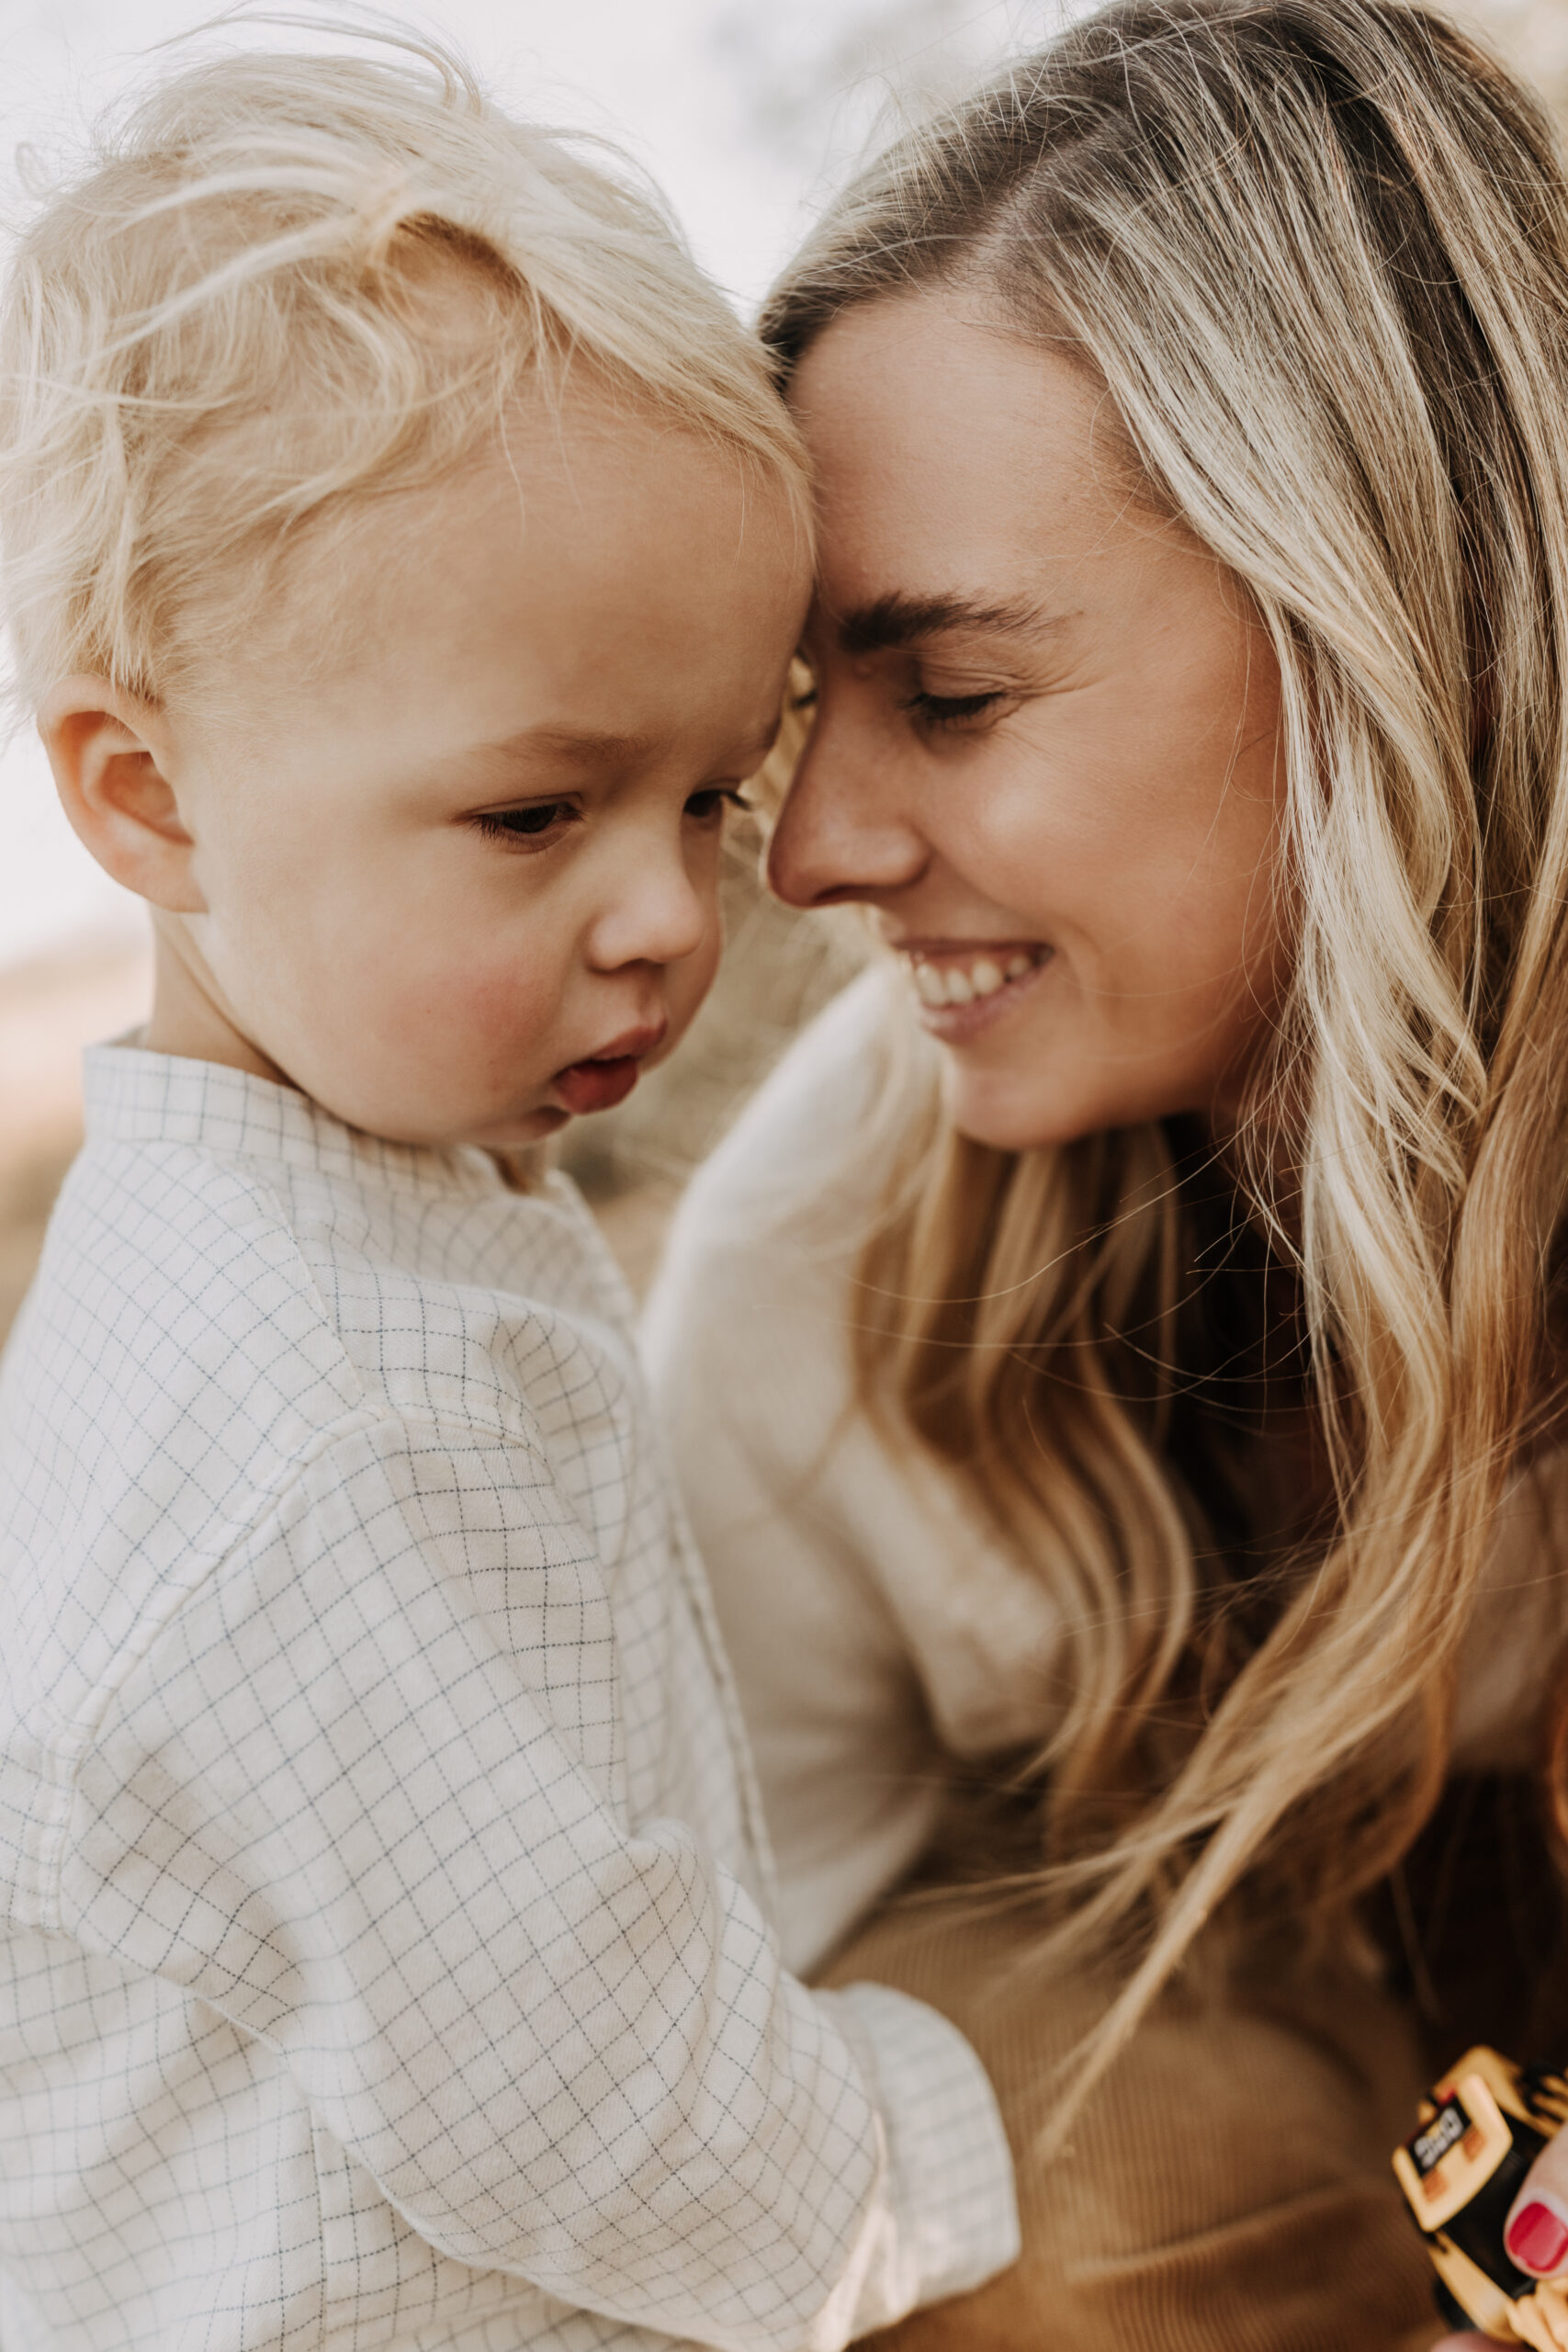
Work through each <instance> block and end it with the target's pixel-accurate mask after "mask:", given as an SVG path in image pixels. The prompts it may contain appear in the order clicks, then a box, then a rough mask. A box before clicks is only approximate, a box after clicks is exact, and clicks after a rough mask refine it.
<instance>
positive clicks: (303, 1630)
mask: <svg viewBox="0 0 1568 2352" xmlns="http://www.w3.org/2000/svg"><path fill="white" fill-rule="evenodd" d="M616 1692H617V1675H616V1658H615V1625H614V1623H613V1622H612V1618H611V1613H610V1609H609V1603H608V1599H607V1596H606V1593H605V1589H604V1572H603V1569H602V1567H601V1565H600V1562H599V1558H598V1555H597V1553H596V1550H595V1547H594V1545H593V1544H592V1541H591V1539H590V1538H589V1536H588V1535H587V1533H586V1532H585V1531H584V1529H583V1528H582V1526H581V1522H580V1521H579V1520H578V1518H577V1516H576V1514H575V1512H574V1510H573V1509H572V1507H571V1504H570V1500H569V1498H567V1496H566V1495H565V1494H564V1493H563V1492H562V1490H561V1487H560V1486H559V1484H558V1481H557V1480H556V1478H555V1477H554V1476H553V1475H552V1472H551V1469H550V1465H549V1463H548V1460H547V1456H546V1455H545V1453H543V1452H542V1451H540V1450H538V1449H536V1448H535V1447H532V1446H529V1445H525V1444H522V1443H519V1442H517V1441H516V1440H515V1439H514V1438H502V1437H501V1436H496V1437H494V1438H493V1439H491V1438H487V1437H485V1436H484V1435H482V1434H478V1435H477V1434H476V1432H475V1431H474V1430H472V1429H471V1428H469V1427H467V1426H464V1427H463V1428H461V1429H460V1430H456V1431H452V1430H443V1429H442V1428H440V1427H439V1426H437V1425H435V1424H434V1423H433V1424H432V1425H430V1426H428V1427H423V1428H422V1427H420V1426H419V1425H418V1424H410V1423H408V1422H405V1421H401V1420H395V1421H389V1422H383V1423H376V1424H373V1425H371V1426H367V1427H359V1428H355V1429H353V1430H348V1431H347V1432H346V1433H341V1434H340V1435H339V1436H338V1437H337V1439H336V1441H335V1442H333V1444H331V1445H330V1446H328V1447H326V1448H325V1449H324V1450H323V1451H322V1452H321V1454H320V1455H319V1456H318V1458H317V1459H316V1460H315V1461H314V1462H313V1463H312V1464H310V1465H309V1467H308V1468H307V1469H306V1470H305V1471H304V1472H303V1473H302V1474H301V1476H299V1479H298V1480H297V1482H296V1483H295V1484H294V1485H293V1486H292V1487H290V1489H289V1491H288V1494H287V1496H286V1497H285V1498H284V1499H283V1500H282V1502H281V1503H280V1505H279V1507H278V1508H277V1510H276V1511H275V1512H274V1513H273V1515H272V1516H271V1517H270V1518H269V1520H268V1521H267V1522H266V1523H265V1525H263V1526H261V1527H259V1528H258V1529H257V1530H256V1532H254V1535H253V1536H252V1538H251V1539H250V1540H249V1541H248V1542H247V1543H245V1544H243V1545H242V1546H240V1547H239V1548H237V1549H236V1551H235V1552H234V1553H233V1554H232V1555H231V1556H230V1557H228V1558H227V1559H225V1560H224V1561H223V1562H222V1563H221V1564H220V1566H219V1568H218V1569H217V1571H216V1572H215V1573H214V1575H213V1576H212V1577H210V1578H209V1581H208V1582H207V1583H206V1584H205V1585H204V1586H203V1587H202V1588H201V1589H200V1590H199V1591H198V1592H197V1593H196V1594H194V1595H192V1596H191V1597H190V1598H189V1599H187V1600H186V1601H185V1602H184V1604H183V1605H182V1606H181V1608H180V1609H179V1610H178V1611H177V1612H176V1613H175V1615H174V1617H173V1618H172V1619H171V1620H170V1622H169V1623H167V1624H166V1625H165V1626H164V1628H163V1629H162V1630H161V1631H160V1632H159V1633H158V1634H157V1635H156V1637H155V1638H154V1639H153V1640H152V1642H151V1644H150V1645H149V1646H148V1648H147V1651H146V1653H145V1655H144V1656H143V1657H142V1658H141V1661H140V1663H139V1664H137V1665H136V1666H135V1668H133V1669H132V1671H131V1672H130V1674H129V1676H128V1677H127V1679H126V1680H125V1681H124V1683H123V1684H122V1685H121V1687H120V1690H119V1691H118V1696H117V1697H116V1699H115V1700H114V1702H113V1703H112V1705H111V1707H110V1709H109V1711H108V1713H107V1715H106V1717H105V1719H104V1721H103V1723H102V1724H101V1725H100V1727H99V1729H98V1732H97V1734H96V1737H95V1739H94V1741H93V1743H92V1745H91V1747H89V1748H88V1750H87V1752H86V1754H85V1756H84V1758H82V1761H81V1763H80V1765H79V1767H78V1770H77V1775H76V1794H75V1801H74V1812H73V1821H72V1825H71V1830H70V1834H69V1837H68V1838H67V1841H66V1845H65V1849H64V1852H63V1856H62V1864H61V1881H60V1884H61V1923H62V1928H63V1930H64V1931H65V1932H67V1933H69V1934H72V1935H73V1936H74V1937H76V1938H77V1939H79V1940H80V1941H81V1942H82V1943H83V1944H84V1945H85V1946H86V1947H87V1948H88V1949H89V1950H93V1951H99V1952H103V1953H106V1954H111V1955H113V1956H114V1957H115V1958H117V1959H118V1961H119V1962H121V1963H122V1964H124V1965H128V1966H130V1967H131V1968H133V1969H136V1970H140V1971H143V1972H146V1973H150V1974H152V1975H156V1976H158V1977H160V1978H162V1979H164V1980H165V1981H168V1982H172V1983H175V1984H177V1985H180V1986H182V1987H183V1988H184V1989H186V1991H188V1992H189V1993H190V1994H191V1995H193V1996H196V1997H197V1998H198V1999H200V2000H202V2001H204V2002H207V2003H209V2004H210V2005H211V2007H213V2008H214V2009H216V2010H217V2011H219V2012H220V2014H221V2015H223V2016H224V2017H226V2018H229V2019H230V2020H231V2022H232V2023H233V2024H234V2025H235V2026H236V2027H238V2028H239V2029H241V2030H243V2031H244V2032H246V2033H248V2034H250V2035H253V2036H254V2037H255V2038H256V2039H258V2040H259V2041H262V2042H263V2043H265V2044H266V2045H267V2046H269V2047H270V2048H271V2049H273V2050H274V2051H276V2052H277V2053H278V2054H279V2057H280V2059H281V2061H282V2063H283V2064H285V2065H286V2066H287V2068H288V2072H289V2074H290V2075H291V2076H292V2078H293V2079H294V2081H295V2082H296V2083H297V2085H298V2086H299V2091H300V2093H301V2095H302V2096H303V2098H304V2099H305V2100H306V2101H307V2103H308V2105H309V2107H310V2111H311V2112H312V2114H313V2115H314V2116H315V2117H316V2118H317V2119H319V2120H320V2122H321V2125H322V2126H323V2127H324V2128H325V2129H326V2130H327V2131H330V2132H331V2133H332V2134H333V2136H334V2137H335V2138H336V2139H337V2140H338V2141H339V2142H341V2143H342V2144H343V2145H344V2148H345V2149H346V2150H347V2152H348V2153H349V2154H350V2155H351V2156H352V2157H353V2158H354V2159H355V2161H356V2162H357V2163H358V2164H360V2165H363V2166H364V2167H365V2169H366V2170H367V2172H368V2173H369V2174H370V2175H371V2176H372V2177H373V2178H374V2179H375V2181H376V2182H377V2184H378V2187H379V2188H380V2189H381V2191H382V2193H383V2194H384V2195H385V2196H386V2197H387V2198H388V2199H389V2202H390V2203H391V2204H392V2205H393V2206H394V2207H395V2208H396V2209H397V2210H398V2211H400V2213H401V2214H402V2215H403V2216H404V2217H405V2219H406V2220H407V2221H408V2222H410V2223H411V2224H412V2227H414V2228H415V2229H416V2230H418V2231H419V2233H421V2234H422V2235H423V2237H424V2238H425V2239H426V2240H427V2241H428V2243H429V2244H431V2245H433V2246H434V2247H435V2248H437V2249H438V2250H439V2251H441V2252H443V2253H446V2254H448V2255H450V2256H455V2257H456V2258H457V2259H458V2260H461V2261H463V2262H466V2263H468V2264H469V2265H470V2266H473V2267H481V2268H496V2269H502V2270H505V2271H509V2272H512V2273H513V2274H515V2275H518V2276H521V2277H523V2278H527V2279H529V2280H530V2281H532V2282H533V2283H534V2284H536V2285H537V2286H538V2287H540V2288H541V2289H543V2290H546V2291H547V2292H548V2293H550V2294H552V2295H555V2296H557V2297H558V2298H559V2299H561V2300H562V2301H566V2302H568V2303H570V2304H571V2305H573V2306H576V2307H578V2308H581V2309H585V2310H588V2311H592V2312H595V2313H599V2314H602V2315H604V2316H606V2317H610V2318H613V2319H616V2320H620V2321H626V2322H632V2323H636V2324H638V2325H640V2326H641V2327H643V2328H648V2329H656V2330H660V2331H662V2332H663V2333H665V2334H667V2335H674V2336H679V2337H684V2338H687V2339H694V2340H696V2341H698V2342H701V2343H704V2344H710V2345H715V2346H721V2347H725V2352H729V2347H734V2352H752V2347H756V2352H764V2347H765V2348H766V2352H773V2347H778V2352H785V2348H786V2347H795V2346H799V2347H803V2352H836V2347H837V2346H840V2345H841V2344H843V2343H844V2342H846V2341H847V2340H848V2339H849V2337H850V2336H851V2335H854V2334H858V2333H861V2332H863V2331H864V2330H866V2329H869V2328H871V2327H874V2326H880V2325H884V2324H888V2323H890V2322H891V2321H893V2320H896V2319H897V2318H898V2317H900V2316H901V2315H902V2314H903V2313H904V2312H907V2311H908V2310H909V2309H910V2308H911V2307H912V2306H913V2305H914V2304H915V2303H917V2302H919V2301H928V2300H932V2299H934V2298H936V2297H938V2296H940V2295H944V2294H950V2293H953V2292H956V2291H959V2290H962V2289H964V2288H967V2287H969V2286H973V2285H976V2284H978V2283H979V2282H980V2280H981V2279H983V2278H986V2277H987V2276H989V2275H990V2274H991V2273H992V2272H993V2271H994V2270H996V2269H998V2268H999V2267H1003V2266H1004V2265H1005V2264H1006V2263H1007V2262H1008V2261H1010V2260H1011V2259H1012V2258H1013V2256H1014V2254H1015V2253H1016V2249H1017V2232H1016V2221H1015V2218H1014V2207H1013V2195H1012V2181H1011V2166H1010V2160H1009V2157H1008V2154H1007V2148H1006V2143H1005V2140H1004V2138H1003V2136H1002V2131H1001V2127H1000V2123H999V2120H998V2117H997V2114H996V2109H995V2105H994V2102H993V2100H992V2098H991V2094H990V2090H989V2086H988V2085H987V2081H986V2078H985V2075H984V2074H983V2072H982V2070H981V2069H980V2067H979V2064H978V2062H977V2060H976V2058H975V2057H974V2055H973V2053H972V2052H970V2050H969V2049H968V2046H967V2044H966V2043H965V2042H964V2041H963V2040H962V2038H961V2037H960V2036H959V2035H958V2034H957V2033H956V2032H955V2031H954V2030H953V2028H952V2027H950V2026H948V2025H947V2024H946V2023H945V2021H944V2020H942V2019H941V2018H938V2017H937V2016H936V2015H935V2013H934V2012H932V2011H931V2010H929V2009H926V2008H924V2007H922V2006H921V2005H919V2003H915V2002H911V2001H908V2000H907V1999H905V1998H904V1997H903V1996H899V1995H897V1994H895V1993H893V1992H891V1991H889V1990H887V1989H886V1988H880V1987H863V1988H854V1989H853V1990H852V1991H851V1992H850V1993H848V1994H840V1995H838V1996H825V1995H824V1996H814V1995H812V1994H810V1993H808V1992H807V1990H806V1989H805V1987H803V1986H802V1985H799V1984H798V1983H796V1982H795V1980H794V1979H793V1978H791V1977H790V1976H789V1975H787V1974H786V1973H784V1969H783V1966H782V1964H781V1962H780V1960H779V1958H778V1954H777V1950H776V1947H775V1945H774V1943H773V1939H772V1938H771V1935H770V1933H769V1931H768V1929H767V1928H766V1926H765V1925H764V1922H763V1920H762V1919H761V1916H760V1914H759V1913H758V1911H757V1909H756V1907H755V1905H753V1903H752V1901H751V1899H750V1896H749V1895H748V1894H746V1893H745V1892H744V1890H743V1889H742V1888H741V1886H740V1885H739V1883H738V1882H737V1881H736V1880H735V1879H734V1878H733V1877H731V1876H730V1875H729V1874H728V1872H727V1871H725V1870H724V1869H723V1868H721V1867H719V1866H717V1865H716V1863H715V1861H714V1860H713V1859H712V1858H711V1856H709V1855H708V1854H707V1853H705V1851H704V1850H703V1849H702V1846H701V1843H700V1841H699V1840H698V1838H696V1836H695V1835H694V1832H693V1831H692V1829H691V1828H690V1827H689V1826H685V1825H682V1823H680V1822H678V1821H673V1820H666V1819H656V1820H653V1821H649V1822H645V1823H643V1824H641V1825H640V1826H636V1827H633V1826H630V1825H629V1823H628V1819H627V1815H626V1807H625V1801H624V1795H623V1793H622V1783H623V1776H624V1770H625V1761H624V1758H623V1756H622V1753H621V1732H620V1723H619V1711H618V1707H617V1703H616ZM939 2148H940V2149H942V2151H943V2152H944V2154H943V2155H942V2157H941V2158H940V2159H939V2158H938V2157H937V2154H936V2152H937V2150H938V2149H939Z"/></svg>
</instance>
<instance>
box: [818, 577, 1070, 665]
mask: <svg viewBox="0 0 1568 2352" xmlns="http://www.w3.org/2000/svg"><path fill="white" fill-rule="evenodd" d="M1067 617H1068V616H1066V615H1065V614H1053V613H1048V612H1046V611H1045V609H1044V607H1043V605H1034V604H1031V603H1029V602H1027V601H1020V600H1010V601H1007V602H1004V603H1002V604H987V602H986V601H985V600H984V599H983V598H981V597H976V596H964V595H959V594H943V595H934V596H906V595H902V594H897V592H895V593H894V594H889V595H886V596H878V597H876V598H875V599H874V602H872V603H871V604H869V605H857V606H856V608H855V609H854V610H853V611H852V612H849V613H845V614H844V615H843V616H841V617H840V621H839V625H838V636H839V646H840V650H841V651H842V652H845V653H850V654H855V653H885V652H886V651H888V650H890V649H892V648H897V647H898V646H904V645H916V644H919V641H920V640H921V639H923V638H928V637H935V636H937V635H939V634H940V633H941V632H942V631H943V630H945V629H959V628H964V629H983V630H986V631H987V632H988V633H989V634H991V635H1000V634H1003V633H1006V634H1009V635H1012V636H1017V635H1019V634H1021V633H1023V632H1028V633H1030V634H1032V635H1038V634H1040V633H1041V632H1042V631H1043V630H1046V629H1051V628H1060V627H1061V625H1062V622H1063V621H1064V620H1065V619H1066V618H1067Z"/></svg>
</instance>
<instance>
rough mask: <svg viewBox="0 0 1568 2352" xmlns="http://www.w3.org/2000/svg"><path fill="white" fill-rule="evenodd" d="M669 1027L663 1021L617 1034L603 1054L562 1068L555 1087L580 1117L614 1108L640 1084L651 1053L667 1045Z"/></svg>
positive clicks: (567, 1105)
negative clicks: (665, 1042) (587, 1113)
mask: <svg viewBox="0 0 1568 2352" xmlns="http://www.w3.org/2000/svg"><path fill="white" fill-rule="evenodd" d="M668 1026H669V1023H667V1022H663V1021H660V1022H659V1023H656V1024H655V1025H654V1026H652V1027H650V1028H644V1029H628V1030H627V1031H626V1034H625V1035H624V1036H620V1037H613V1038H612V1039H611V1041H610V1043H609V1044H608V1045H607V1046H605V1047H604V1052H603V1053H599V1054H589V1055H587V1056H586V1057H584V1058H583V1059H582V1060H581V1061H580V1062H569V1063H568V1064H567V1066H566V1068H565V1069H558V1070H557V1072H556V1074H555V1076H554V1078H553V1079H551V1080H550V1084H551V1086H552V1087H553V1088H554V1090H555V1091H556V1092H557V1093H558V1095H559V1096H560V1099H561V1101H562V1102H563V1103H565V1104H566V1107H567V1109H568V1110H569V1111H570V1112H573V1113H574V1114H576V1115H577V1116H578V1117H581V1115H582V1114H584V1113H585V1112H588V1111H613V1110H614V1109H615V1105H616V1103H624V1102H625V1101H626V1097H627V1095H628V1094H629V1093H630V1092H631V1091H632V1088H633V1087H634V1086H635V1085H636V1084H637V1080H638V1079H639V1077H640V1076H641V1075H642V1065H643V1063H644V1062H645V1061H646V1060H647V1058H648V1057H649V1054H651V1053H652V1052H653V1051H654V1050H655V1048H656V1047H657V1046H661V1045H662V1044H663V1042H664V1035H665V1031H666V1029H667V1028H668Z"/></svg>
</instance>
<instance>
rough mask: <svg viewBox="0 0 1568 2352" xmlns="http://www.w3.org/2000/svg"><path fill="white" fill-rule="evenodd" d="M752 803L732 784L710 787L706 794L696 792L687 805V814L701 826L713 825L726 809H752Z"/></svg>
mask: <svg viewBox="0 0 1568 2352" xmlns="http://www.w3.org/2000/svg"><path fill="white" fill-rule="evenodd" d="M750 806H751V803H750V801H749V800H747V799H745V798H743V797H742V796H741V795H740V794H739V792H737V790H736V789H735V786H733V785H730V784H725V785H719V784H715V785H710V786H708V788H707V790H706V791H705V792H694V793H693V795H692V797H691V798H690V799H689V800H688V801H687V803H686V814H687V816H688V817H690V818H691V819H692V820H694V822H695V823H696V824H699V825H711V824H713V823H714V822H715V821H716V819H718V818H720V817H722V816H723V814H724V811H725V809H726V808H727V807H728V808H730V809H750Z"/></svg>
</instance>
